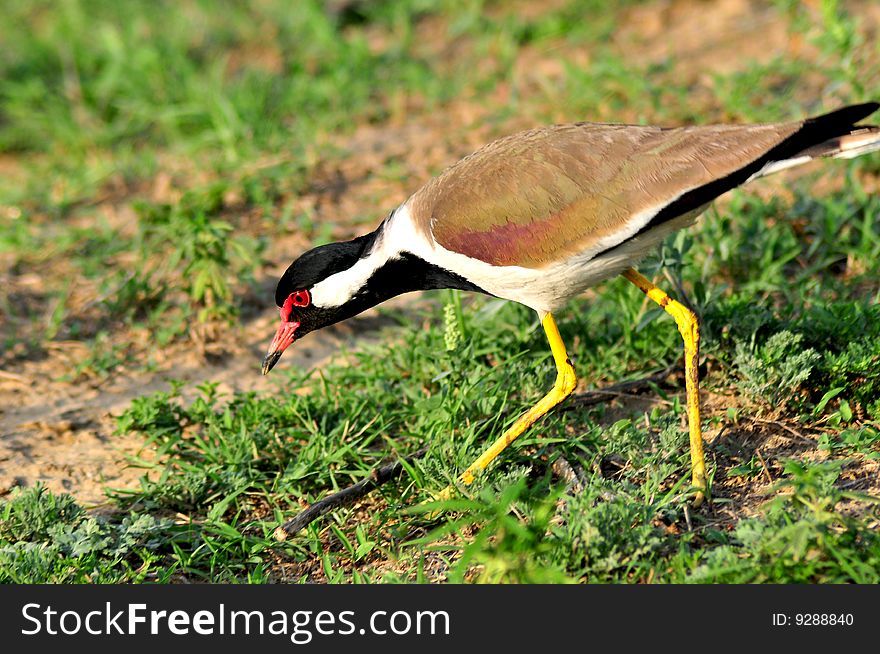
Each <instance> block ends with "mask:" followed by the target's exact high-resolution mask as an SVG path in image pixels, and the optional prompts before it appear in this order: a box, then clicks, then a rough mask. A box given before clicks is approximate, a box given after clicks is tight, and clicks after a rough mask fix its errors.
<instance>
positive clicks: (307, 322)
mask: <svg viewBox="0 0 880 654" xmlns="http://www.w3.org/2000/svg"><path fill="white" fill-rule="evenodd" d="M374 240H375V233H373V234H367V235H365V236H360V237H358V238H356V239H354V240H352V241H345V242H342V243H328V244H327V245H322V246H320V247H317V248H314V249H313V250H309V251H308V252H306V253H305V254H303V255H302V256H300V257H299V258H298V259H297V260H296V261H294V262H293V263H292V264H290V266H289V267H288V268H287V270H286V271H285V272H284V274H283V275H282V276H281V279H279V280H278V286H277V287H276V288H275V304H277V305H278V307H279V309H280V313H281V325H280V326H279V327H278V331H277V332H276V333H275V338H274V339H272V343H271V344H270V345H269V351H268V353H267V354H266V357H265V358H264V359H263V374H264V375H265V374H267V373H268V372H269V371H270V370H271V369H272V367H273V366H274V365H275V364H276V363H277V362H278V360H279V359H280V358H281V354H282V352H284V350H285V349H287V347H289V346H290V344H291V343H293V341H294V340H296V339H298V338H302V337H303V336H305V335H306V334H308V333H309V332H311V331H315V330H316V329H320V328H321V327H325V326H327V325H331V324H333V323H335V322H338V321H339V320H341V319H342V317H340V315H339V314H340V309H339V307H335V308H324V307H322V306H320V305H319V304H318V305H316V304H315V303H314V299H313V297H312V289H313V288H314V286H315V285H316V284H318V283H319V282H322V281H324V280H325V279H327V278H328V277H330V276H331V275H335V274H336V273H338V272H342V271H343V270H347V269H349V268H351V267H352V266H353V265H354V264H355V263H357V261H358V259H360V258H361V257H362V256H363V255H364V253H365V252H366V251H367V250H369V247H370V245H371V244H372V243H373V241H374Z"/></svg>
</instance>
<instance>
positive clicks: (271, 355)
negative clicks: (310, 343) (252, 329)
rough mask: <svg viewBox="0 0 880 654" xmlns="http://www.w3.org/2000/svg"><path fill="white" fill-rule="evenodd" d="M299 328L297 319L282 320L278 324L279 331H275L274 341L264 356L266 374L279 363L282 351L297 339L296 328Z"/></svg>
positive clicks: (264, 371) (264, 372)
mask: <svg viewBox="0 0 880 654" xmlns="http://www.w3.org/2000/svg"><path fill="white" fill-rule="evenodd" d="M298 328H299V323H298V322H296V321H291V322H287V321H284V320H282V321H281V324H280V325H279V326H278V331H277V332H275V338H273V339H272V342H271V343H270V344H269V351H268V352H267V353H266V356H265V358H263V374H264V375H268V374H269V371H270V370H272V368H274V367H275V364H276V363H278V359H280V358H281V353H282V352H284V350H286V349H287V348H288V347H290V344H291V343H293V341H295V340H296V330H297V329H298Z"/></svg>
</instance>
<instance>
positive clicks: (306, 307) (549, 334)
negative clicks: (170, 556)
mask: <svg viewBox="0 0 880 654" xmlns="http://www.w3.org/2000/svg"><path fill="white" fill-rule="evenodd" d="M878 108H880V103H877V102H866V103H862V104H857V105H851V106H846V107H842V108H840V109H837V110H835V111H832V112H830V113H826V114H823V115H819V116H815V117H812V118H807V119H804V120H798V121H787V122H777V123H760V124H706V125H689V126H677V127H658V126H642V125H628V124H615V123H591V122H576V123H568V124H558V125H550V126H544V127H539V128H536V129H531V130H527V131H523V132H519V133H515V134H512V135H510V136H506V137H503V138H500V139H498V140H496V141H494V142H491V143H489V144H488V145H485V146H483V147H482V148H480V149H479V150H477V151H476V152H474V153H472V154H470V155H468V156H466V157H464V158H463V159H461V160H460V161H459V162H457V163H455V164H453V165H451V166H450V167H448V168H447V169H446V170H444V171H443V172H442V173H441V174H439V175H438V176H436V177H434V178H432V179H430V180H429V181H427V182H426V183H425V184H424V185H423V186H422V187H421V188H419V189H418V190H416V191H415V192H414V193H413V194H412V195H410V196H409V197H408V198H407V199H406V201H404V202H403V203H402V204H400V205H399V206H397V207H396V208H395V209H394V210H392V211H391V212H390V213H389V214H388V215H387V217H386V218H385V219H384V220H383V221H382V222H381V223H380V224H379V226H378V227H377V228H376V229H375V230H374V231H372V232H369V233H367V234H363V235H361V236H358V237H356V238H354V239H352V240H349V241H344V242H337V243H329V244H325V245H321V246H319V247H316V248H314V249H311V250H308V251H306V252H305V253H303V254H302V255H300V256H299V257H298V258H297V259H295V260H294V261H293V262H292V263H291V264H290V266H289V267H288V268H287V270H286V271H285V272H284V274H283V275H282V276H281V278H280V279H279V281H278V284H277V287H276V290H275V302H276V304H277V305H278V307H279V312H280V317H281V321H280V324H279V326H278V328H277V331H276V333H275V336H274V338H273V339H272V342H271V344H270V345H269V348H268V351H267V353H266V355H265V358H264V359H263V361H262V373H263V374H264V375H265V374H268V372H269V371H270V370H271V369H272V368H273V367H274V366H275V365H276V364H277V363H278V361H279V359H280V357H281V355H282V353H283V352H284V351H285V349H287V348H288V347H289V346H290V345H291V344H292V343H293V342H294V341H298V340H300V339H301V338H303V337H304V336H305V335H306V334H308V333H310V332H313V331H315V330H317V329H321V328H323V327H326V326H328V325H332V324H334V323H338V322H340V321H342V320H346V319H348V318H351V317H352V316H355V315H357V314H359V313H361V312H362V311H364V310H366V309H369V308H371V307H373V306H376V305H378V304H380V303H381V302H384V301H386V300H388V299H390V298H392V297H395V296H397V295H400V294H403V293H408V292H411V291H422V290H432V289H458V290H461V291H470V292H475V293H481V294H485V295H489V296H495V297H498V298H503V299H505V300H509V301H513V302H518V303H520V304H522V305H525V306H526V307H529V308H530V309H532V310H534V311H535V312H536V313H537V317H538V319H539V321H540V323H541V325H542V327H543V329H544V332H545V335H546V338H547V341H548V344H549V346H550V351H551V353H552V357H553V361H554V364H555V367H556V381H555V383H554V385H553V387H552V388H551V389H550V390H549V392H547V394H546V395H544V396H543V397H542V398H541V399H540V400H539V401H538V402H537V403H536V404H535V405H534V406H533V407H532V408H531V409H529V410H528V411H526V412H525V413H524V414H522V415H521V416H520V417H519V418H518V419H517V420H516V421H515V422H514V423H513V424H512V425H511V426H510V427H509V428H508V429H507V430H506V431H504V433H502V434H501V435H500V436H499V437H498V438H497V439H496V440H495V441H494V442H493V443H492V444H491V445H490V446H489V447H488V448H487V449H486V450H485V451H484V452H483V454H481V455H480V457H479V458H477V460H476V461H474V462H473V463H472V464H471V465H470V466H469V467H468V468H467V469H465V470H464V471H463V472H461V473H460V475H459V477H458V480H459V482H460V483H461V484H463V485H467V484H471V483H473V481H474V480H475V478H476V476H477V475H478V474H479V473H481V472H482V471H483V470H485V469H486V468H487V467H488V466H489V465H490V464H491V463H492V461H494V460H495V459H496V458H497V457H498V456H499V455H500V454H501V453H502V452H503V451H504V450H505V449H506V448H507V447H508V446H509V445H510V444H511V443H512V442H513V441H514V440H515V439H516V438H518V437H519V436H520V435H522V434H523V433H524V432H525V431H526V430H527V429H529V428H530V427H531V426H532V425H533V424H535V423H536V422H537V421H538V420H539V419H540V418H542V417H543V416H544V415H545V414H547V413H548V412H549V411H551V410H552V409H553V408H554V407H555V406H557V405H558V404H559V403H560V402H562V401H563V400H565V398H566V397H568V396H569V395H570V394H571V393H572V391H573V390H574V388H575V385H576V382H577V378H576V375H575V369H574V366H573V365H572V362H571V360H570V358H569V357H568V354H567V352H566V347H565V344H564V343H563V340H562V337H561V336H560V333H559V329H558V327H557V325H556V320H555V318H554V315H555V314H557V313H558V312H559V311H562V310H563V309H564V308H565V307H566V305H567V304H568V303H569V301H570V300H572V299H573V298H575V297H576V296H578V295H580V294H581V293H583V292H584V291H585V290H586V289H588V288H590V287H592V286H594V285H596V284H598V283H600V282H602V281H604V280H607V279H609V278H611V277H614V276H616V275H622V276H623V277H624V278H625V279H627V280H628V281H629V282H631V283H633V284H635V285H636V286H637V287H638V288H639V289H641V291H642V292H644V293H645V294H646V295H647V297H648V298H650V299H651V300H652V301H654V302H656V303H657V304H658V305H659V306H660V307H662V308H663V309H664V310H665V311H666V313H668V314H669V315H671V316H672V318H673V319H674V320H675V323H676V325H677V327H678V330H679V332H680V334H681V337H682V340H683V345H684V371H685V393H686V403H685V408H686V414H687V423H688V431H689V439H690V456H691V466H690V467H691V483H692V486H691V495H692V496H693V500H692V501H693V504H694V505H695V506H699V505H700V504H701V503H702V502H703V501H704V499H705V497H707V496H709V491H710V489H709V487H708V479H707V473H706V463H705V457H704V453H703V439H702V432H701V426H700V399H699V378H698V361H699V348H700V324H699V318H698V316H697V315H696V314H695V312H694V311H693V310H691V309H690V308H689V307H688V306H686V305H685V304H683V303H681V302H680V301H678V300H676V299H673V298H672V297H671V296H670V295H669V294H667V293H666V292H665V291H664V290H662V289H660V288H659V287H657V286H655V285H654V284H653V283H652V282H651V281H649V280H648V279H647V278H645V277H644V276H642V275H641V274H640V273H639V272H638V271H637V270H636V268H635V266H636V265H637V264H638V262H639V261H640V260H641V259H642V258H643V257H644V256H646V255H647V254H649V253H650V252H651V251H652V250H654V249H656V247H657V246H658V245H659V244H660V243H661V242H662V241H663V239H664V238H665V237H666V236H668V235H669V234H671V233H672V232H674V231H676V230H680V229H683V228H686V227H688V226H690V225H692V224H693V223H694V222H695V221H696V219H697V217H698V216H699V215H700V214H701V213H703V212H704V211H705V210H706V209H707V207H708V206H709V205H710V204H711V203H712V201H713V200H715V199H716V198H717V197H719V196H720V195H722V194H724V193H726V192H727V191H730V190H732V189H734V188H736V187H738V186H741V185H743V184H746V183H748V182H750V181H752V180H754V179H757V178H759V177H764V176H766V175H769V174H771V173H774V172H777V171H780V170H783V169H786V168H790V167H793V166H799V165H801V164H805V163H807V162H809V161H812V160H813V159H816V158H820V157H834V158H852V157H856V156H859V155H862V154H865V153H868V152H873V151H876V150H880V126H877V125H864V124H862V125H859V124H858V123H859V121H862V120H863V119H865V118H867V117H868V116H870V115H871V114H873V113H874V112H875V111H876V110H877V109H878ZM448 490H449V489H447V491H448ZM448 496H449V493H448V492H447V493H445V494H441V497H448Z"/></svg>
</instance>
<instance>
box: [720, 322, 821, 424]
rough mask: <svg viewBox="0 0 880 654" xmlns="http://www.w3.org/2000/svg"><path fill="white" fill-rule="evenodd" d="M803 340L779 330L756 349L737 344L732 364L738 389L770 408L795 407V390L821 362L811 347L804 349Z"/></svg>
mask: <svg viewBox="0 0 880 654" xmlns="http://www.w3.org/2000/svg"><path fill="white" fill-rule="evenodd" d="M802 341H803V336H802V335H800V334H793V333H791V332H789V331H781V332H778V333H776V334H774V335H773V336H771V337H770V338H768V339H767V341H766V342H765V343H763V344H760V345H757V346H752V347H749V346H748V345H746V344H744V343H739V344H737V348H736V354H735V355H734V359H733V364H734V367H735V368H736V371H737V373H738V375H739V377H740V381H739V387H740V388H741V389H742V390H743V391H744V392H745V393H748V394H749V395H750V396H751V397H752V398H753V399H755V400H756V401H758V402H761V403H764V404H767V405H769V406H771V407H777V406H779V405H780V404H783V405H784V404H795V405H796V404H798V403H799V400H798V398H797V396H796V393H797V391H798V390H800V389H801V387H802V385H803V383H804V382H805V381H806V380H807V379H808V378H809V376H810V373H811V372H812V370H813V367H814V366H815V365H816V364H817V363H818V362H819V361H820V360H821V357H820V356H819V354H818V353H817V352H816V351H815V350H813V349H812V348H806V349H804V348H803V347H802V345H801V342H802Z"/></svg>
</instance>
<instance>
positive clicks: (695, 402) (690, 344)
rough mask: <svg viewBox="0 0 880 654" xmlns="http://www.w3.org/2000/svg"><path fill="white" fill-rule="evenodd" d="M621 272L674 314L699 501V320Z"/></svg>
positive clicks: (702, 465)
mask: <svg viewBox="0 0 880 654" xmlns="http://www.w3.org/2000/svg"><path fill="white" fill-rule="evenodd" d="M623 276H624V277H625V278H626V279H627V280H629V281H631V282H632V283H633V284H635V285H636V286H638V287H639V288H640V289H641V290H642V292H643V293H644V294H645V295H647V296H648V297H649V298H651V299H652V300H653V301H654V302H656V303H657V304H659V305H660V306H661V308H662V309H663V310H664V311H666V313H668V314H669V315H671V316H672V317H673V318H675V324H677V325H678V331H679V332H681V337H682V338H683V339H684V372H685V391H686V393H687V415H688V429H689V431H690V439H691V468H692V471H693V484H694V486H695V487H696V488H697V489H698V491H697V496H696V498H694V505H695V506H699V505H700V504H702V503H703V498H704V495H705V494H706V493H707V492H708V488H707V487H706V462H705V460H704V459H703V437H702V434H701V433H700V386H699V377H698V366H699V363H700V324H699V322H698V321H697V316H696V314H695V313H694V312H693V311H691V310H690V309H688V308H687V307H686V306H684V305H683V304H681V303H679V302H676V301H675V300H673V299H672V298H671V297H669V296H668V295H667V294H666V293H665V292H664V291H662V290H661V289H659V288H657V287H656V286H654V284H652V283H651V282H650V281H648V280H647V279H646V278H645V277H643V276H642V275H640V274H639V273H638V272H636V271H635V270H633V269H632V268H629V269H628V270H626V271H625V272H624V273H623Z"/></svg>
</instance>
